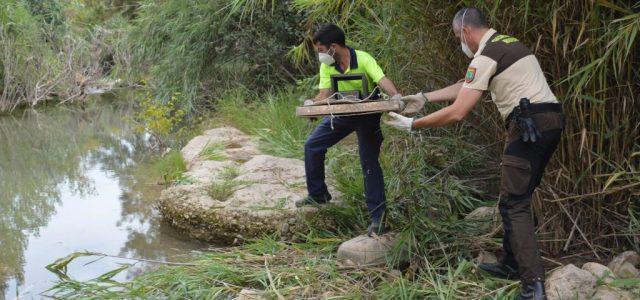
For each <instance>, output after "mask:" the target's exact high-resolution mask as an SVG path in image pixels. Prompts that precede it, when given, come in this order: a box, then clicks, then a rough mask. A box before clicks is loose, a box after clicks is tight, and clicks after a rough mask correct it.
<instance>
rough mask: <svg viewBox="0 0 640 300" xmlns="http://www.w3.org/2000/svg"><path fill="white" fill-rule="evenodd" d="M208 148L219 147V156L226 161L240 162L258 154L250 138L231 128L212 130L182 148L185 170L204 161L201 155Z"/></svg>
mask: <svg viewBox="0 0 640 300" xmlns="http://www.w3.org/2000/svg"><path fill="white" fill-rule="evenodd" d="M209 146H216V147H219V148H220V152H221V153H220V154H221V155H223V157H225V158H227V159H234V158H235V160H242V159H247V158H249V157H250V156H251V155H252V154H258V153H259V151H258V150H257V149H258V147H257V144H256V142H255V140H254V139H253V138H252V137H251V136H248V135H246V134H244V133H243V132H242V131H240V130H238V129H235V128H233V127H219V128H214V129H210V130H207V131H205V132H204V134H202V135H200V136H197V137H195V138H193V139H192V140H190V141H189V142H188V143H187V145H186V146H185V147H184V148H182V150H181V151H180V153H181V154H182V158H183V159H184V161H185V163H186V164H187V168H188V167H190V166H191V164H193V163H194V162H196V161H198V160H206V159H203V158H202V157H201V153H202V152H203V151H204V150H205V149H206V148H207V147H209Z"/></svg>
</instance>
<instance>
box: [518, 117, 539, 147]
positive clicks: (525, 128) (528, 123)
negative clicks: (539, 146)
mask: <svg viewBox="0 0 640 300" xmlns="http://www.w3.org/2000/svg"><path fill="white" fill-rule="evenodd" d="M518 127H519V128H520V132H521V133H522V141H524V142H525V143H528V142H531V143H535V142H536V141H538V140H539V139H540V138H542V134H541V133H540V131H539V130H538V127H536V123H535V122H534V121H533V119H532V118H531V117H530V116H529V114H520V115H519V116H518Z"/></svg>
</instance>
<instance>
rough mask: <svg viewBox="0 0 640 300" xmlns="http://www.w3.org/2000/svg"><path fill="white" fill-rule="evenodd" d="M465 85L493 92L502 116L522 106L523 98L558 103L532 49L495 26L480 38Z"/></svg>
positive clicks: (536, 101)
mask: <svg viewBox="0 0 640 300" xmlns="http://www.w3.org/2000/svg"><path fill="white" fill-rule="evenodd" d="M462 86H463V87H466V88H470V89H475V90H482V91H486V90H489V91H491V98H492V99H493V102H494V103H495V104H496V106H497V107H498V110H499V111H500V115H502V118H503V119H506V118H507V116H508V115H509V114H510V113H511V111H512V110H513V108H515V107H516V106H518V105H519V103H520V99H521V98H528V99H529V101H530V102H531V103H558V99H557V98H556V96H555V95H554V94H553V92H552V91H551V89H550V88H549V84H547V80H546V78H545V76H544V73H543V72H542V69H541V68H540V64H539V63H538V60H537V59H536V57H535V56H534V55H533V54H532V53H531V50H529V48H527V47H526V46H525V45H524V44H522V43H521V42H520V41H518V40H517V39H516V38H513V37H510V36H507V35H502V34H498V33H497V32H496V31H495V30H494V29H489V31H487V33H485V34H484V36H483V37H482V39H481V40H480V45H479V47H478V51H477V52H476V54H475V56H474V58H473V60H472V61H471V64H469V68H468V69H467V73H466V75H465V82H464V84H463V85H462Z"/></svg>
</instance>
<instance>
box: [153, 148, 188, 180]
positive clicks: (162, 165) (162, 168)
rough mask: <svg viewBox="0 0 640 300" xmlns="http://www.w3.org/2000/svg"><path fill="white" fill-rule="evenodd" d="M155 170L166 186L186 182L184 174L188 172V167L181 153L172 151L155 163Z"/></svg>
mask: <svg viewBox="0 0 640 300" xmlns="http://www.w3.org/2000/svg"><path fill="white" fill-rule="evenodd" d="M153 169H154V171H155V172H156V174H159V175H160V176H161V178H162V182H163V183H164V184H170V183H173V182H174V181H181V180H184V178H183V173H184V172H185V171H186V170H187V166H186V164H185V163H184V160H183V159H182V154H180V151H177V150H171V151H169V152H168V153H167V154H165V155H164V156H162V157H160V158H158V159H157V160H156V161H155V162H154V163H153Z"/></svg>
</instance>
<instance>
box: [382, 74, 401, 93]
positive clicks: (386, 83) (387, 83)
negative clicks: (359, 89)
mask: <svg viewBox="0 0 640 300" xmlns="http://www.w3.org/2000/svg"><path fill="white" fill-rule="evenodd" d="M378 85H379V86H380V87H381V88H382V89H383V90H384V92H385V93H386V94H387V95H389V96H394V95H395V94H397V93H398V90H397V89H396V86H395V85H394V84H393V82H392V81H391V80H390V79H389V78H387V77H382V79H380V81H379V82H378Z"/></svg>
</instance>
